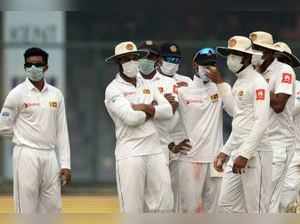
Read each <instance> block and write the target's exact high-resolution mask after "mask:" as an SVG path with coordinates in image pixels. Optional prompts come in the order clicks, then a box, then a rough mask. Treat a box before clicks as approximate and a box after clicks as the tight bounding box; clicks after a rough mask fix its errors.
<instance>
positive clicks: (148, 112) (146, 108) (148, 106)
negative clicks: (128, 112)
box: [131, 103, 155, 120]
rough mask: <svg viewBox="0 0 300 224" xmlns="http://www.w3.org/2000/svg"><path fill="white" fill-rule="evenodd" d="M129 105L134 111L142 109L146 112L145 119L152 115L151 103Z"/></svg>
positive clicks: (153, 111)
mask: <svg viewBox="0 0 300 224" xmlns="http://www.w3.org/2000/svg"><path fill="white" fill-rule="evenodd" d="M131 107H132V109H134V110H136V111H143V112H144V113H146V119H147V120H148V119H150V118H152V117H154V114H155V107H154V105H152V104H144V103H141V104H132V105H131Z"/></svg>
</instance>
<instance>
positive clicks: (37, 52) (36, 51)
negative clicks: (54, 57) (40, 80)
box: [24, 47, 48, 65]
mask: <svg viewBox="0 0 300 224" xmlns="http://www.w3.org/2000/svg"><path fill="white" fill-rule="evenodd" d="M31 56H42V58H43V61H44V63H45V64H46V65H48V53H47V52H46V51H44V50H42V49H41V48H37V47H32V48H28V49H27V50H26V51H25V53H24V60H25V62H26V59H27V58H29V57H31Z"/></svg>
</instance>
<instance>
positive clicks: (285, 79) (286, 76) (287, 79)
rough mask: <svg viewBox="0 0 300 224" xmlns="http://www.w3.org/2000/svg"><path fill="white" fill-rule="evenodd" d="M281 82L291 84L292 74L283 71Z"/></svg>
mask: <svg viewBox="0 0 300 224" xmlns="http://www.w3.org/2000/svg"><path fill="white" fill-rule="evenodd" d="M281 82H282V83H287V84H291V83H292V75H291V74H290V73H283V74H282V80H281Z"/></svg>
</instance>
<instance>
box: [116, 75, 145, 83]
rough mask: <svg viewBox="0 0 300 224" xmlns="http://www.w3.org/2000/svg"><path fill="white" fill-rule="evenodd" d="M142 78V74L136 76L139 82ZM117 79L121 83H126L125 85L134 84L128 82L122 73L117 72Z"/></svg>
mask: <svg viewBox="0 0 300 224" xmlns="http://www.w3.org/2000/svg"><path fill="white" fill-rule="evenodd" d="M139 79H140V75H139V74H138V75H137V77H136V82H138V80H139ZM116 81H117V82H119V83H121V84H124V85H128V86H133V85H132V84H131V83H130V82H127V81H126V80H124V79H123V78H122V77H121V75H120V73H117V75H116Z"/></svg>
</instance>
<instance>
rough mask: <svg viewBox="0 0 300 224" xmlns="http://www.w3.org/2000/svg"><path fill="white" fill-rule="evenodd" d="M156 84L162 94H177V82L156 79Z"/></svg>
mask: <svg viewBox="0 0 300 224" xmlns="http://www.w3.org/2000/svg"><path fill="white" fill-rule="evenodd" d="M154 84H155V86H156V88H157V89H158V90H159V92H160V93H161V94H166V93H172V94H177V85H176V83H168V82H163V81H160V80H159V81H155V82H154Z"/></svg>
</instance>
